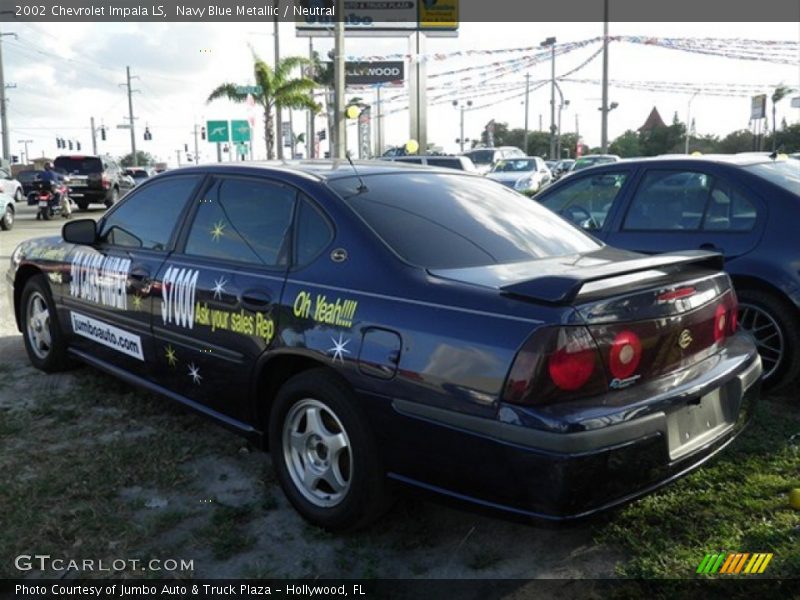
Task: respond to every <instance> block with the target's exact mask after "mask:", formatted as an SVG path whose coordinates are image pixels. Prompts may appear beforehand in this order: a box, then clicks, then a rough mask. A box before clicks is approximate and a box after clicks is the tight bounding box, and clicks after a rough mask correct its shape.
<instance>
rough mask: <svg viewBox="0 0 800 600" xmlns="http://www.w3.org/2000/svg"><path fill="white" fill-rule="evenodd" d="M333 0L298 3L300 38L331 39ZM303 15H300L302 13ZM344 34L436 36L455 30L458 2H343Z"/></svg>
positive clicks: (422, 0) (442, 0)
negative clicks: (418, 34) (328, 37)
mask: <svg viewBox="0 0 800 600" xmlns="http://www.w3.org/2000/svg"><path fill="white" fill-rule="evenodd" d="M334 5H335V0H299V6H297V7H296V8H297V10H295V14H296V15H297V20H296V22H295V30H296V32H297V35H298V36H301V37H322V36H332V35H333V29H334V24H335V22H336V18H335V17H334V16H333V15H332V14H331V12H330V9H332V8H333V7H334ZM301 13H302V14H301ZM344 26H345V31H346V33H347V35H351V36H358V35H370V34H373V35H374V34H376V33H379V32H380V33H383V34H388V35H392V34H394V35H406V34H410V33H412V32H414V31H417V30H421V31H425V32H426V33H431V34H432V35H436V34H437V32H438V33H442V32H444V33H446V34H451V35H452V32H454V31H455V30H457V29H458V0H344Z"/></svg>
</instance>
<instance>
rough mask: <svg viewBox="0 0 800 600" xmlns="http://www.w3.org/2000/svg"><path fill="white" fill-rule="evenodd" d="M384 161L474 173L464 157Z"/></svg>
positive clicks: (414, 156) (407, 157)
mask: <svg viewBox="0 0 800 600" xmlns="http://www.w3.org/2000/svg"><path fill="white" fill-rule="evenodd" d="M384 160H391V161H394V162H401V163H406V164H410V165H427V166H430V167H444V168H447V169H457V170H459V171H468V172H471V173H472V172H476V171H477V169H475V165H474V164H472V161H471V160H470V159H468V158H467V157H466V156H417V155H413V154H412V155H408V156H396V157H392V158H388V159H384Z"/></svg>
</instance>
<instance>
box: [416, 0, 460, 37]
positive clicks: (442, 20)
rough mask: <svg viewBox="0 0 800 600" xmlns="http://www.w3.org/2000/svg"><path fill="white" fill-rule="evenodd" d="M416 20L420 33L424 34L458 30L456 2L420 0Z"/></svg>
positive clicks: (453, 0) (456, 0) (455, 0)
mask: <svg viewBox="0 0 800 600" xmlns="http://www.w3.org/2000/svg"><path fill="white" fill-rule="evenodd" d="M418 18H419V29H420V31H424V32H426V33H428V32H430V31H431V30H433V31H435V30H437V29H444V30H450V31H452V30H454V29H458V0H434V1H433V2H431V1H430V0H422V1H421V2H420V3H419V17H418Z"/></svg>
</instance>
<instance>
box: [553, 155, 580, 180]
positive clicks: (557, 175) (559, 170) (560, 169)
mask: <svg viewBox="0 0 800 600" xmlns="http://www.w3.org/2000/svg"><path fill="white" fill-rule="evenodd" d="M573 164H575V161H574V160H573V159H571V158H564V159H562V160H559V161H558V162H557V163H556V165H555V166H554V167H553V168H552V169H551V171H552V173H553V181H558V180H559V179H561V177H562V176H563V175H564V174H565V173H566V172H567V171H569V170H570V168H572V165H573Z"/></svg>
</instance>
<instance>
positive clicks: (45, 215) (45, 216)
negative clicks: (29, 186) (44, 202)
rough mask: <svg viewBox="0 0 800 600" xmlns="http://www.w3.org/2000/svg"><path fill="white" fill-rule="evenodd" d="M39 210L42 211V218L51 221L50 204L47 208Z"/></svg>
mask: <svg viewBox="0 0 800 600" xmlns="http://www.w3.org/2000/svg"><path fill="white" fill-rule="evenodd" d="M39 212H40V213H42V218H43V219H44V220H45V221H49V220H50V207H49V206H48V207H47V208H43V209H41V210H40V211H39Z"/></svg>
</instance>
